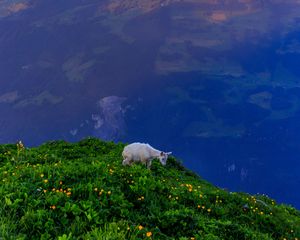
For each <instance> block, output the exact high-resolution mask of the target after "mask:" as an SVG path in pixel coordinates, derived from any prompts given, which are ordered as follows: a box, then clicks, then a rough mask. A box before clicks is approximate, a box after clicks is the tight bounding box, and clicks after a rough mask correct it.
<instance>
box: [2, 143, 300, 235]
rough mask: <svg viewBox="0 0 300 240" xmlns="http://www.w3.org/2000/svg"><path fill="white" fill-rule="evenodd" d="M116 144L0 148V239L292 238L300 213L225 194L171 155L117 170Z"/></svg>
mask: <svg viewBox="0 0 300 240" xmlns="http://www.w3.org/2000/svg"><path fill="white" fill-rule="evenodd" d="M123 147H124V144H114V143H111V142H103V141H100V140H98V139H92V138H89V139H85V140H82V141H80V142H78V143H67V142H64V141H53V142H48V143H45V144H43V145H41V146H39V147H37V148H30V149H29V148H22V146H19V145H12V144H10V145H0V168H1V171H0V181H1V185H0V201H1V203H2V204H1V206H0V239H60V240H65V239H162V240H163V239H181V240H184V239H233V240H236V239H238V240H241V239H247V240H248V239H253V240H257V239H293V240H295V239H297V237H298V239H300V238H299V236H300V212H299V211H298V210H296V209H294V208H292V207H291V206H286V205H279V204H276V202H275V201H274V200H272V199H270V198H268V197H266V196H263V195H255V196H251V195H249V194H246V193H231V192H228V191H226V190H223V189H220V188H217V187H215V186H213V185H212V184H210V183H208V182H207V181H205V180H203V179H201V177H199V176H198V175H196V174H195V173H193V172H191V171H189V170H187V169H185V168H184V167H183V166H182V165H181V164H180V163H179V162H178V161H177V160H176V159H175V158H173V157H171V158H169V159H168V163H167V165H166V166H162V165H160V164H159V162H158V161H154V163H153V165H152V169H151V170H148V169H146V167H145V166H144V165H141V164H135V165H133V166H131V167H129V166H122V164H121V163H122V157H121V152H122V150H123Z"/></svg>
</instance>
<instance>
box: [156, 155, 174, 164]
mask: <svg viewBox="0 0 300 240" xmlns="http://www.w3.org/2000/svg"><path fill="white" fill-rule="evenodd" d="M170 154H172V152H161V153H160V155H159V157H158V159H159V161H160V163H161V164H162V165H164V166H165V165H166V164H167V159H168V156H169V155H170Z"/></svg>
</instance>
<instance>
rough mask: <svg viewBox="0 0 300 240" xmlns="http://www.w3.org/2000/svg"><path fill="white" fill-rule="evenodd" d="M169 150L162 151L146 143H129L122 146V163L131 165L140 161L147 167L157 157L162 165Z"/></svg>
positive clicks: (165, 161)
mask: <svg viewBox="0 0 300 240" xmlns="http://www.w3.org/2000/svg"><path fill="white" fill-rule="evenodd" d="M170 154H171V152H167V153H166V152H163V151H160V150H157V149H155V148H153V147H151V146H150V145H149V144H146V143H139V142H137V143H131V144H129V145H127V146H126V147H124V150H123V152H122V156H123V165H131V164H132V163H133V162H142V163H144V164H146V166H147V167H148V168H150V167H151V164H152V160H153V159H155V158H158V159H159V161H160V163H161V164H162V165H166V163H167V159H168V155H170Z"/></svg>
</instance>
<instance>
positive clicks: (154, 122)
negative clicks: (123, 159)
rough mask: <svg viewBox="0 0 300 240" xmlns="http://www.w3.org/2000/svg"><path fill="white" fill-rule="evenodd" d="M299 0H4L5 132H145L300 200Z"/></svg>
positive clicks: (37, 135) (0, 47)
mask: <svg viewBox="0 0 300 240" xmlns="http://www.w3.org/2000/svg"><path fill="white" fill-rule="evenodd" d="M299 12H300V2H299V1H297V0H288V1H283V0H273V1H271V0H270V1H267V0H265V1H264V0H260V1H258V0H257V1H252V0H214V1H211V0H198V1H196V0H169V1H168V0H165V1H162V0H161V1H160V0H152V1H150V0H148V1H146V0H136V1H120V0H102V1H100V0H57V1H55V2H54V1H50V0H43V1H38V0H32V1H31V0H15V1H8V0H0V72H1V75H0V115H1V118H0V142H1V143H7V142H16V141H17V140H19V139H22V140H23V142H24V143H25V144H26V145H31V146H32V145H37V144H40V143H42V142H44V141H47V140H51V139H65V140H68V141H77V140H79V139H82V138H83V137H85V136H91V135H92V136H96V137H100V138H102V139H105V140H114V141H120V140H122V141H127V142H131V141H142V142H143V141H145V142H149V143H151V144H152V145H154V146H157V147H159V148H161V149H166V150H170V151H172V152H173V153H174V155H175V156H177V157H180V158H183V159H185V162H184V165H186V166H188V167H189V168H191V169H193V170H195V171H197V173H199V174H200V175H201V176H203V177H204V178H206V179H208V180H210V181H212V182H213V183H215V184H217V185H218V186H221V187H224V188H229V189H232V190H243V191H249V192H253V193H256V192H261V193H267V194H269V195H270V196H271V197H273V198H275V199H277V200H278V201H284V202H286V203H291V204H293V205H294V206H296V207H298V208H299V207H300V206H299V202H300V195H299V193H297V191H294V190H295V189H298V188H299V187H300V176H299V174H298V171H299V156H300V150H299V149H300V135H299V134H298V133H299V131H300V125H299V120H300V119H299V118H300V112H299V107H300V97H299V96H300V89H299V85H300V81H299V80H300V70H299V69H300V68H299V66H298V65H299V64H298V63H299V60H300V40H299V39H300V31H299V29H300V18H299Z"/></svg>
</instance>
